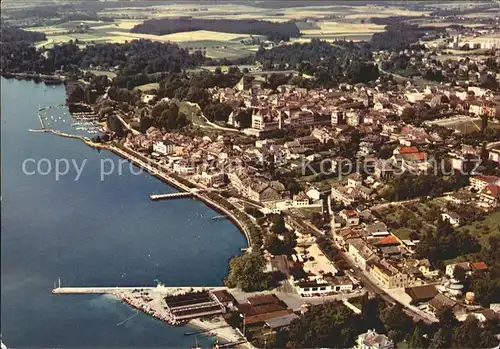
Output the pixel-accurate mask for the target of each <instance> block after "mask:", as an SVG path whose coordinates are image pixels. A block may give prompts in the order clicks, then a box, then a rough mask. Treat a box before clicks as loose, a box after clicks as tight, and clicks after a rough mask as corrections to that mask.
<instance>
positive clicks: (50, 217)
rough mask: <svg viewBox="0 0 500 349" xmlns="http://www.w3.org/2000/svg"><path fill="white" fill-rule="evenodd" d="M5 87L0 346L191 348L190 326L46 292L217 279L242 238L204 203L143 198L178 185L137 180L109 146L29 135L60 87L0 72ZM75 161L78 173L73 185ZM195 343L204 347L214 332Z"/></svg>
mask: <svg viewBox="0 0 500 349" xmlns="http://www.w3.org/2000/svg"><path fill="white" fill-rule="evenodd" d="M1 87H2V88H1V98H2V106H1V122H2V128H1V130H2V131H1V132H2V133H1V149H2V154H1V155H2V176H1V180H2V212H1V215H2V234H1V273H2V283H1V297H2V299H1V301H2V307H1V331H2V335H3V340H4V342H5V344H7V345H8V346H9V347H12V348H46V347H58V348H189V347H191V346H193V345H194V341H195V339H194V338H193V337H186V336H184V332H186V331H187V330H188V329H187V328H172V327H169V326H167V325H166V324H163V323H161V322H159V321H156V320H154V319H152V318H150V317H148V316H146V315H144V314H140V315H138V316H136V317H134V318H133V319H131V320H130V321H128V322H126V323H125V324H123V325H121V326H117V324H118V323H120V322H121V321H123V320H124V319H126V318H127V317H129V316H131V315H133V314H134V312H135V311H134V310H133V309H132V308H130V307H128V306H126V305H124V304H122V303H121V302H119V301H117V300H115V299H114V298H112V297H109V296H81V295H74V296H62V295H52V294H51V292H50V291H51V289H52V288H53V284H54V282H55V281H56V280H57V278H58V277H60V278H61V280H62V284H63V285H66V286H120V285H122V286H127V285H154V280H155V279H157V280H159V281H161V282H163V283H165V284H166V285H182V286H186V285H193V286H200V285H220V284H222V280H223V278H224V276H225V275H226V274H227V269H228V259H229V258H231V257H232V256H233V255H235V254H238V253H239V251H240V249H241V248H242V247H246V240H245V238H244V236H243V235H242V234H241V233H240V232H239V231H238V229H237V228H236V227H235V226H234V225H233V224H232V223H230V222H229V221H213V220H212V219H211V218H212V217H213V216H215V215H217V213H216V212H214V211H213V210H211V209H210V208H208V207H207V206H205V205H204V204H203V203H201V202H198V201H194V200H191V199H182V200H172V201H162V202H152V201H150V199H149V194H151V193H166V192H171V191H173V190H174V189H172V188H171V187H169V186H167V185H166V184H164V183H162V182H160V181H159V180H157V179H156V178H154V177H151V176H149V175H148V174H147V173H141V174H139V175H136V174H135V173H136V172H137V169H136V168H134V167H132V168H131V167H130V165H129V164H128V163H122V164H121V165H120V162H119V160H120V158H118V157H117V156H115V155H113V154H111V153H108V152H98V151H96V150H94V149H91V148H89V147H87V146H86V145H84V144H83V143H81V142H80V141H78V140H72V139H66V138H61V137H58V136H56V135H53V134H47V133H32V132H29V131H28V129H30V128H34V129H36V128H39V121H38V118H37V110H38V108H39V106H47V105H56V104H62V103H64V99H65V92H64V87H63V86H58V87H56V88H52V87H45V85H44V84H35V83H33V82H26V81H16V80H6V79H2V80H1ZM65 113H67V110H66V108H59V109H54V110H52V111H50V112H48V114H49V115H51V114H53V115H55V116H56V117H55V120H56V121H54V127H57V128H59V129H62V130H67V129H69V128H70V126H69V122H68V121H69V119H68V118H69V116H67V115H65ZM59 116H61V119H58V117H59ZM62 120H66V123H63V122H62ZM58 123H59V124H60V125H59V124H58ZM42 159H46V160H42ZM107 159H109V160H107ZM66 160H67V161H68V163H69V164H70V168H69V170H68V173H67V174H66V175H63V176H60V177H59V178H58V179H57V180H56V178H55V166H56V163H57V162H59V164H60V167H61V168H60V169H61V170H64V168H63V167H62V166H63V163H64V162H65V161H66ZM111 163H112V164H113V165H114V166H115V171H114V172H113V174H112V175H109V176H106V177H105V178H101V167H102V166H103V165H105V166H108V169H109V166H110V164H111ZM23 164H24V165H25V166H24V170H23ZM37 164H39V168H38V169H37ZM74 164H76V165H77V167H78V168H82V171H81V175H80V177H79V178H78V180H75V179H76V177H77V174H78V171H77V170H76V169H75V167H74ZM49 166H51V167H52V168H51V170H52V171H50V172H49V171H48V170H49V169H50V167H49ZM82 166H83V167H82ZM119 167H120V168H121V171H118V168H119ZM47 172H49V173H48V174H46V175H44V174H42V173H47ZM198 342H199V343H200V344H201V345H202V346H204V347H208V346H209V345H210V343H211V342H212V339H211V338H198Z"/></svg>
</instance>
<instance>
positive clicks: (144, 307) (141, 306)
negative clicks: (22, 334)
mask: <svg viewBox="0 0 500 349" xmlns="http://www.w3.org/2000/svg"><path fill="white" fill-rule="evenodd" d="M60 285H61V284H60V279H59V280H58V285H57V287H55V288H54V289H53V290H52V294H54V295H74V294H109V295H112V296H114V297H116V298H117V299H119V300H121V301H122V302H124V303H126V304H128V305H129V306H131V307H132V308H134V309H135V310H136V312H135V313H134V314H132V315H130V316H129V317H127V318H125V319H124V320H122V321H120V322H119V323H117V324H116V326H117V327H119V326H122V325H123V324H125V323H126V322H128V321H130V320H131V319H133V318H134V317H136V316H137V315H138V314H139V312H144V313H146V314H148V315H150V316H152V317H154V318H155V319H158V320H160V321H162V322H165V323H167V324H169V325H171V326H182V325H185V324H188V323H189V324H191V325H194V326H195V327H197V328H200V329H199V330H196V331H189V332H185V333H184V334H185V335H186V336H189V335H199V334H208V335H211V336H214V337H217V338H221V339H223V340H224V341H227V342H228V343H226V344H227V346H232V347H233V346H235V345H241V344H248V343H247V341H246V339H245V338H244V337H243V335H242V334H241V333H240V332H239V331H238V330H237V329H234V328H232V327H230V326H229V325H228V324H227V323H226V321H225V320H224V319H223V318H222V315H223V314H225V313H226V312H227V311H228V309H227V307H226V305H225V304H224V303H223V298H220V297H221V296H220V294H227V290H228V288H227V287H223V286H220V287H217V286H215V287H169V286H165V285H163V284H161V283H158V284H157V285H156V286H129V287H127V286H126V287H62V286H60ZM221 292H222V293H221ZM222 345H224V344H222ZM248 345H250V344H248Z"/></svg>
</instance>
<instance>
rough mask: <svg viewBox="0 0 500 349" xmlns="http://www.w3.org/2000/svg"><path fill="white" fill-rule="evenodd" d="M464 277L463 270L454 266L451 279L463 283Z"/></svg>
mask: <svg viewBox="0 0 500 349" xmlns="http://www.w3.org/2000/svg"><path fill="white" fill-rule="evenodd" d="M466 277H467V276H466V274H465V269H464V268H462V267H461V266H459V265H455V268H454V269H453V278H454V279H456V280H458V281H460V282H464V281H465V279H466Z"/></svg>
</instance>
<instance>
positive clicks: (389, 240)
mask: <svg viewBox="0 0 500 349" xmlns="http://www.w3.org/2000/svg"><path fill="white" fill-rule="evenodd" d="M376 245H377V246H384V245H399V241H398V239H397V238H396V237H395V236H393V235H389V236H385V237H383V238H380V239H379V240H378V241H377V244H376Z"/></svg>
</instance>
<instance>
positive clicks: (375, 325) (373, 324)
mask: <svg viewBox="0 0 500 349" xmlns="http://www.w3.org/2000/svg"><path fill="white" fill-rule="evenodd" d="M381 302H382V301H381V299H380V298H379V297H373V298H370V296H369V295H368V293H365V294H364V295H363V297H362V298H361V316H362V318H363V325H364V328H365V329H366V330H376V331H377V332H383V331H384V324H383V323H382V320H380V304H381Z"/></svg>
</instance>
